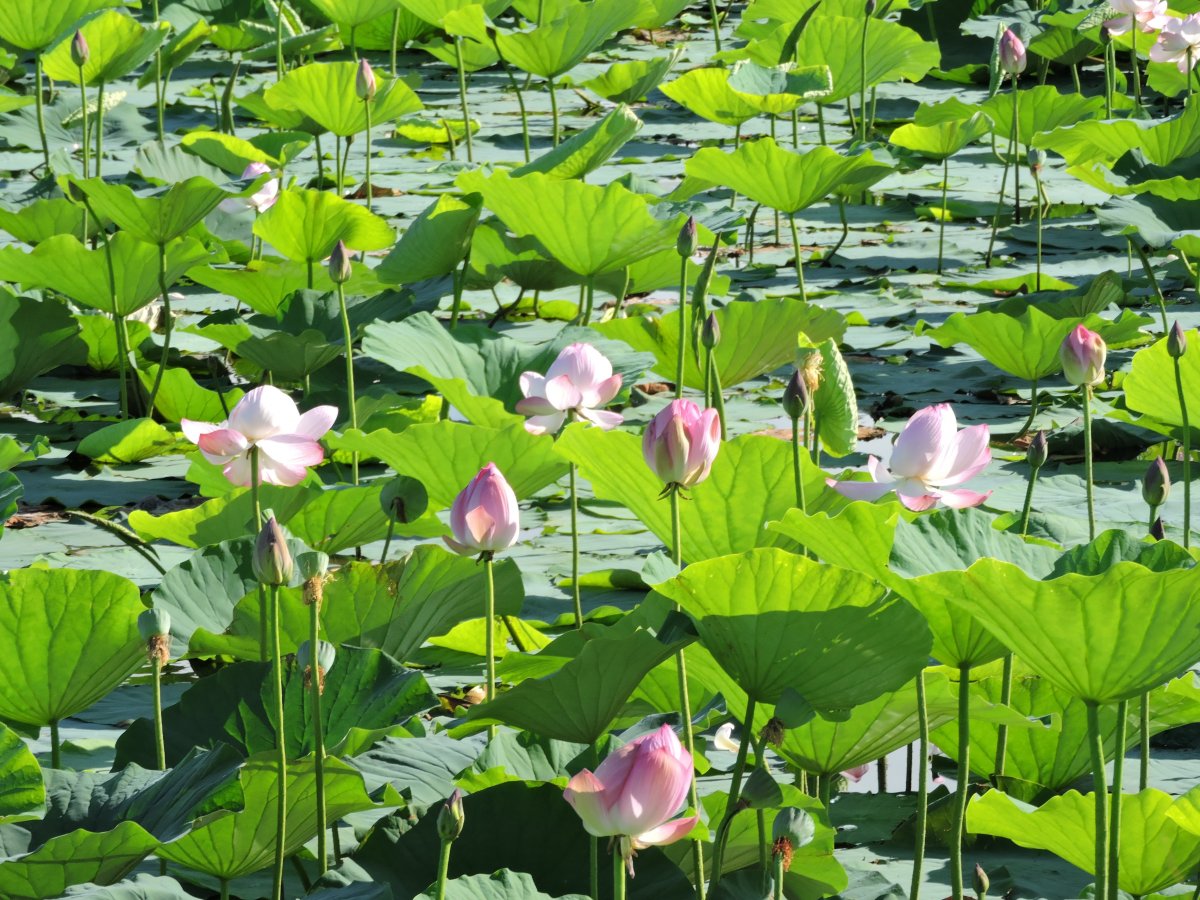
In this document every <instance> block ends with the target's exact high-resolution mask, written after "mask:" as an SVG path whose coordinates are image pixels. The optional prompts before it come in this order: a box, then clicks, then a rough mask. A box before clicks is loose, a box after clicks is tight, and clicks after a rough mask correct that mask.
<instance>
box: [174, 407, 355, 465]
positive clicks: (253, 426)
mask: <svg viewBox="0 0 1200 900" xmlns="http://www.w3.org/2000/svg"><path fill="white" fill-rule="evenodd" d="M336 420H337V407H336V406H316V407H313V408H312V409H310V410H309V411H308V412H306V413H304V415H301V414H300V410H299V409H298V408H297V407H296V404H295V401H293V400H292V398H291V397H289V396H288V395H287V394H285V393H284V392H283V391H281V390H279V388H276V387H272V386H270V385H263V386H262V387H256V388H255V389H254V390H252V391H250V393H248V394H246V396H244V397H243V398H242V399H241V400H239V401H238V402H237V405H236V406H235V407H234V408H233V412H231V413H230V414H229V418H228V419H227V420H226V421H224V422H221V423H219V424H214V423H212V422H193V421H192V420H191V419H184V420H183V421H182V422H180V423H179V424H180V427H181V428H182V429H183V434H184V436H185V437H186V438H187V439H188V440H189V441H191V442H192V443H193V444H196V445H197V446H198V447H199V448H200V453H201V454H203V456H204V458H205V459H207V460H208V461H209V462H210V463H213V464H215V465H218V466H224V469H223V471H224V473H225V477H226V478H228V479H229V480H230V481H231V482H232V483H233V484H236V485H240V486H241V487H248V486H249V485H250V483H251V471H250V456H251V453H250V451H251V449H252V448H255V447H257V448H258V477H259V479H260V480H261V481H262V483H264V484H281V485H287V486H291V485H295V484H299V483H300V482H301V481H303V480H304V477H305V475H307V474H308V468H309V466H315V465H317V463H319V462H321V460H323V459H324V458H325V451H324V450H322V449H321V445H320V444H318V443H317V441H319V440H320V439H321V438H322V437H323V436H324V434H325V432H327V431H328V430H329V429H330V428H332V427H333V423H334V422H335V421H336Z"/></svg>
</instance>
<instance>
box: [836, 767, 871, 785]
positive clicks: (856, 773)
mask: <svg viewBox="0 0 1200 900" xmlns="http://www.w3.org/2000/svg"><path fill="white" fill-rule="evenodd" d="M870 771H871V764H870V763H863V764H862V765H861V766H853V767H852V768H849V769H846V771H844V772H842V774H843V775H845V776H846V778H847V780H849V781H851V782H854V783H856V784H857V783H858V782H860V781H862V780H863V778H865V777H866V774H867V773H868V772H870Z"/></svg>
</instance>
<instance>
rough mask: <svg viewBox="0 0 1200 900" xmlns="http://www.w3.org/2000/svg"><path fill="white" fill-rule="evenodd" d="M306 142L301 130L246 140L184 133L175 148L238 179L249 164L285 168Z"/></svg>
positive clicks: (307, 136) (208, 133) (308, 139)
mask: <svg viewBox="0 0 1200 900" xmlns="http://www.w3.org/2000/svg"><path fill="white" fill-rule="evenodd" d="M310 143H312V135H310V134H306V133H305V132H303V131H272V132H267V133H266V134H259V135H255V136H254V137H253V138H251V139H250V140H246V139H245V138H240V137H236V136H235V135H232V134H221V133H219V132H216V131H193V132H192V133H191V134H185V135H184V136H183V138H182V139H181V140H180V142H179V145H180V146H181V147H183V148H184V149H185V150H187V151H188V152H189V153H194V154H196V156H199V157H200V158H201V159H203V160H204V161H205V162H210V163H212V164H213V165H214V166H218V167H220V168H221V169H224V170H225V171H226V172H228V173H230V175H232V176H233V177H235V178H240V177H241V175H242V172H244V171H245V170H246V166H248V165H249V164H250V163H252V162H259V163H265V164H266V165H268V166H270V167H271V168H273V169H278V168H280V167H281V166H285V165H287V164H288V163H289V162H291V161H292V160H293V159H295V158H296V156H298V155H299V154H300V153H301V152H302V151H303V150H304V149H305V148H306V147H308V145H309V144H310Z"/></svg>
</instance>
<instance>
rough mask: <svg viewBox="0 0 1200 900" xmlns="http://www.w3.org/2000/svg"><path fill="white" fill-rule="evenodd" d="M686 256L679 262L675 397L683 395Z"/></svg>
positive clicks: (685, 345)
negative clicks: (677, 350) (677, 348)
mask: <svg viewBox="0 0 1200 900" xmlns="http://www.w3.org/2000/svg"><path fill="white" fill-rule="evenodd" d="M687 264H688V261H687V257H686V256H685V257H683V258H682V259H681V260H680V262H679V352H678V353H677V354H676V357H675V399H676V400H678V399H679V398H680V397H682V396H683V355H684V353H686V352H687V319H688V317H687V311H688V303H687V283H688V278H687Z"/></svg>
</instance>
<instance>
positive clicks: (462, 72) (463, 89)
mask: <svg viewBox="0 0 1200 900" xmlns="http://www.w3.org/2000/svg"><path fill="white" fill-rule="evenodd" d="M462 44H463V38H462V36H461V35H457V36H456V37H455V38H454V62H455V64H456V65H457V67H458V105H459V106H460V107H461V108H462V117H463V132H464V136H465V137H466V140H467V162H474V161H475V149H474V147H473V146H472V144H471V113H470V110H469V108H468V106H467V70H466V68H465V67H464V65H463V54H462Z"/></svg>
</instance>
